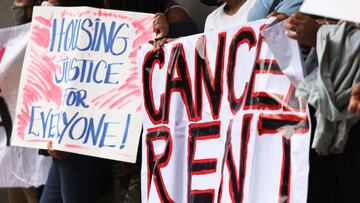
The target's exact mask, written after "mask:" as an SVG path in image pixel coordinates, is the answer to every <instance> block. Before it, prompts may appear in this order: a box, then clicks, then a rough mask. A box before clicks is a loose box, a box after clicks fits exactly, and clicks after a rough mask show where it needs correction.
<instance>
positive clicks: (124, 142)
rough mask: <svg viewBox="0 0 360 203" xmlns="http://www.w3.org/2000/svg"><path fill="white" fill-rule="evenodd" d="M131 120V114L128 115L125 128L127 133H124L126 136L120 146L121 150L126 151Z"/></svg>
mask: <svg viewBox="0 0 360 203" xmlns="http://www.w3.org/2000/svg"><path fill="white" fill-rule="evenodd" d="M130 120H131V114H128V116H127V119H126V127H125V132H124V136H123V139H122V142H121V145H120V149H124V148H125V144H126V139H127V136H128V131H129V126H130Z"/></svg>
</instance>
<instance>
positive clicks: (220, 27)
mask: <svg viewBox="0 0 360 203" xmlns="http://www.w3.org/2000/svg"><path fill="white" fill-rule="evenodd" d="M255 1H256V0H247V1H246V2H245V3H244V4H243V5H242V6H241V7H240V8H239V10H238V11H237V12H236V13H235V14H234V15H228V14H226V13H225V11H224V7H225V5H226V3H224V4H223V5H221V6H220V7H218V8H217V9H216V10H215V11H213V12H212V13H210V14H209V15H208V17H207V18H206V22H205V28H204V31H205V32H209V31H224V30H225V29H226V28H228V27H232V26H236V25H240V24H244V23H247V22H248V20H247V19H248V15H249V12H250V9H251V8H252V6H253V5H254V3H255Z"/></svg>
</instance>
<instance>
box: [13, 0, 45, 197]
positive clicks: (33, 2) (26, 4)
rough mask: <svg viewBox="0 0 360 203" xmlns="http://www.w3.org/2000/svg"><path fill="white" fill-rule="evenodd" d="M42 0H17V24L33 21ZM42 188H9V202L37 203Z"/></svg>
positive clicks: (14, 10)
mask: <svg viewBox="0 0 360 203" xmlns="http://www.w3.org/2000/svg"><path fill="white" fill-rule="evenodd" d="M41 2H42V1H41V0H15V1H14V2H13V6H12V7H11V9H12V14H13V19H14V21H15V24H16V25H21V24H26V23H29V22H31V19H32V12H33V7H34V6H39V5H41ZM41 189H42V188H34V187H30V188H8V200H9V203H37V202H39V197H40V193H41Z"/></svg>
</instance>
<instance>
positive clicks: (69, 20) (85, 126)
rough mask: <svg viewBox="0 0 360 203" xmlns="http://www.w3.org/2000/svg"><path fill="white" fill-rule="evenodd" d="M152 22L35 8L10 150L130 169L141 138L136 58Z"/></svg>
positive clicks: (126, 15) (138, 16)
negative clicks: (98, 160) (49, 152)
mask: <svg viewBox="0 0 360 203" xmlns="http://www.w3.org/2000/svg"><path fill="white" fill-rule="evenodd" d="M151 22H152V15H150V14H143V13H133V12H124V11H113V10H104V9H94V8H87V7H71V8H63V7H51V8H49V7H36V8H35V10H34V17H33V22H32V27H31V36H30V39H31V40H30V42H29V45H28V47H27V51H26V56H25V61H24V66H23V70H22V75H21V82H20V89H19V99H18V103H17V111H16V121H15V123H14V130H13V136H12V144H13V145H16V146H24V147H34V148H46V145H47V142H48V141H52V142H53V147H54V149H56V150H63V151H68V152H74V153H79V154H85V155H90V156H96V157H102V158H108V159H114V160H121V161H127V162H135V160H136V152H137V148H138V141H139V137H140V132H141V102H140V101H141V97H140V96H141V95H140V87H139V85H138V75H137V66H136V52H137V49H138V46H139V45H140V44H142V43H147V42H148V40H150V39H151V37H152V29H151V25H152V24H151Z"/></svg>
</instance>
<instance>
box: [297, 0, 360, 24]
mask: <svg viewBox="0 0 360 203" xmlns="http://www.w3.org/2000/svg"><path fill="white" fill-rule="evenodd" d="M359 7H360V1H358V0H342V1H338V0H305V1H304V3H303V4H302V6H301V8H300V11H301V12H304V13H309V14H313V15H318V16H324V17H328V18H335V19H340V20H347V21H351V22H356V23H360V12H359Z"/></svg>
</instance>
